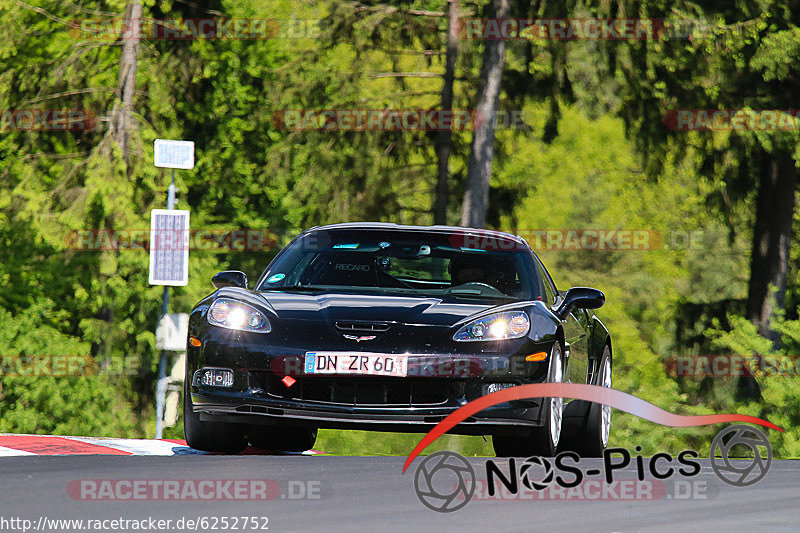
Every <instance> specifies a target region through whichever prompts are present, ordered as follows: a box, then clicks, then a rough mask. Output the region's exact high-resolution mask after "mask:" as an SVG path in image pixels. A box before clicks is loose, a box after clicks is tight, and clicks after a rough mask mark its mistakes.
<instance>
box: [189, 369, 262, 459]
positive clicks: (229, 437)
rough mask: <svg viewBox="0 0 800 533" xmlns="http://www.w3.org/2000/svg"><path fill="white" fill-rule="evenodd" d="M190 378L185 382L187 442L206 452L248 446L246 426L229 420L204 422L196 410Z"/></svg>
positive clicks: (229, 450) (227, 451)
mask: <svg viewBox="0 0 800 533" xmlns="http://www.w3.org/2000/svg"><path fill="white" fill-rule="evenodd" d="M189 383H190V382H189V380H188V379H187V380H186V381H184V383H183V434H184V436H185V437H186V443H187V444H188V445H189V446H190V447H192V448H194V449H195V450H203V451H204V452H224V453H239V452H241V451H243V450H244V449H245V448H247V439H245V438H244V430H245V427H246V426H244V425H242V424H231V423H229V422H202V421H201V420H200V415H198V414H197V413H195V412H194V409H193V406H192V394H191V392H190V390H189V388H190V385H189Z"/></svg>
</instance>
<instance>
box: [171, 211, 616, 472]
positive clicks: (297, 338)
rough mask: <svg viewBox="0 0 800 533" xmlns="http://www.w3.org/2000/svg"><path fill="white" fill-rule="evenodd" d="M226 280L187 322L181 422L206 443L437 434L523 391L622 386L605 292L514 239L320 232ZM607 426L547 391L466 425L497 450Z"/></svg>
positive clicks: (574, 439) (603, 435) (277, 446)
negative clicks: (250, 276)
mask: <svg viewBox="0 0 800 533" xmlns="http://www.w3.org/2000/svg"><path fill="white" fill-rule="evenodd" d="M213 283H214V286H215V287H216V288H217V290H216V291H215V292H214V293H213V294H211V295H210V296H208V297H207V298H205V299H203V300H202V301H201V302H200V303H198V304H197V306H195V308H194V309H193V310H192V313H191V317H190V320H189V339H188V346H187V364H186V382H185V395H184V402H185V403H184V429H185V434H186V439H187V441H188V443H189V445H190V446H192V447H193V448H197V449H201V450H210V451H227V452H234V451H239V450H242V449H243V448H245V447H246V446H247V443H248V441H249V442H250V443H251V444H252V445H253V446H257V447H261V448H266V449H270V450H287V451H292V450H293V451H298V450H306V449H309V448H311V446H312V445H313V444H314V441H315V439H316V434H317V429H318V428H353V429H369V430H388V431H406V432H427V431H429V430H430V429H431V428H432V427H433V426H434V425H435V424H436V423H438V422H439V421H441V420H442V419H443V418H444V417H445V416H447V415H448V414H450V413H452V412H453V411H454V410H456V409H458V408H459V407H461V406H463V405H464V404H466V403H467V402H469V401H471V400H474V399H476V398H478V397H480V396H483V395H485V394H488V393H491V392H494V391H498V390H501V389H504V388H507V387H513V386H515V385H521V384H528V383H541V382H545V381H548V382H561V381H571V382H576V383H591V384H596V385H603V386H607V387H610V386H611V340H610V336H609V334H608V331H607V330H606V328H605V326H603V324H602V323H601V322H600V320H599V319H598V318H597V317H596V316H595V315H594V313H593V312H590V311H588V310H589V309H595V308H598V307H600V306H602V305H603V303H604V301H605V297H604V295H603V293H602V292H600V291H598V290H596V289H590V288H586V287H577V288H573V289H570V290H569V291H566V292H559V291H558V290H557V289H556V287H555V285H554V283H553V281H552V279H551V278H550V275H549V274H548V272H547V270H546V269H545V267H544V265H542V263H541V261H540V260H539V258H538V257H537V256H536V254H535V253H533V251H532V250H531V249H530V247H529V246H528V244H527V243H526V242H525V240H524V239H522V238H520V237H516V236H514V235H511V234H508V233H501V232H497V231H488V230H477V229H469V228H459V227H445V226H432V227H419V226H400V225H395V224H385V223H353V224H336V225H331V226H323V227H317V228H313V229H310V230H308V231H305V232H304V233H302V234H301V235H299V236H298V237H297V238H295V239H294V240H293V241H292V242H291V243H290V244H289V245H288V246H286V247H285V248H284V249H283V250H281V251H280V252H279V253H278V255H277V256H276V257H275V258H274V259H273V261H272V262H271V263H270V264H269V266H267V268H266V270H265V271H264V272H263V273H262V274H261V277H259V279H258V281H256V283H255V285H254V286H253V288H248V283H247V278H246V276H245V274H244V273H242V272H239V271H225V272H220V273H219V274H217V275H216V276H214V278H213ZM562 426H563V428H564V432H563V433H564V435H563V438H562ZM609 428H610V409H609V408H608V407H603V406H601V405H598V404H591V403H586V402H582V401H578V400H573V401H571V402H569V403H565V402H563V401H562V400H561V399H560V398H546V399H530V400H517V401H513V402H508V403H505V404H501V405H497V406H495V407H492V408H490V409H486V410H484V411H481V412H480V413H479V415H476V416H475V417H471V418H469V419H467V420H466V421H465V422H463V423H461V424H459V425H458V426H456V428H455V432H456V433H461V434H471V435H492V437H493V439H492V440H493V443H494V448H495V451H496V453H497V454H498V455H524V456H529V455H545V456H552V455H554V453H555V452H556V449H557V447H560V448H569V449H574V450H577V451H579V452H581V453H583V454H585V455H598V454H600V453H601V452H602V450H603V449H604V448H605V446H606V443H607V441H608V433H609Z"/></svg>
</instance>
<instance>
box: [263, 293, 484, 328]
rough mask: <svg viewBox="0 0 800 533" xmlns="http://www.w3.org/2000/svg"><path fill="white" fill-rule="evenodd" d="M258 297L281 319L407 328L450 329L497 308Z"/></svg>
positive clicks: (395, 299)
mask: <svg viewBox="0 0 800 533" xmlns="http://www.w3.org/2000/svg"><path fill="white" fill-rule="evenodd" d="M261 297H262V298H263V299H264V300H266V301H267V303H268V304H269V305H270V307H272V309H273V310H274V311H275V313H276V315H277V317H278V318H280V319H292V320H312V321H318V320H324V321H326V322H329V323H333V322H337V321H342V320H354V321H380V322H394V323H399V324H407V325H428V326H453V325H454V324H456V323H458V322H460V321H461V320H463V319H465V318H467V317H470V316H472V315H475V314H477V313H481V312H483V311H486V310H488V309H491V308H492V307H495V306H496V305H497V303H496V302H494V301H490V302H475V301H472V300H470V301H453V300H449V301H448V300H442V299H440V298H422V297H409V296H387V295H364V294H358V295H356V294H332V293H319V294H296V293H281V292H264V293H261Z"/></svg>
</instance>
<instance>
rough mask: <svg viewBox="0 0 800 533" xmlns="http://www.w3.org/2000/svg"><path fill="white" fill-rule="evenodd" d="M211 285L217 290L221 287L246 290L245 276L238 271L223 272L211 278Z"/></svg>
mask: <svg viewBox="0 0 800 533" xmlns="http://www.w3.org/2000/svg"><path fill="white" fill-rule="evenodd" d="M211 283H213V284H214V286H215V287H216V288H218V289H221V288H223V287H241V288H242V289H246V288H247V276H246V275H245V273H244V272H242V271H240V270H223V271H222V272H219V273H218V274H216V275H214V277H213V278H211Z"/></svg>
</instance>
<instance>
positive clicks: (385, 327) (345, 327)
mask: <svg viewBox="0 0 800 533" xmlns="http://www.w3.org/2000/svg"><path fill="white" fill-rule="evenodd" d="M389 327H390V324H389V323H388V322H365V321H351V320H340V321H338V322H336V329H338V330H339V331H342V332H345V333H351V332H352V333H381V332H384V331H389Z"/></svg>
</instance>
